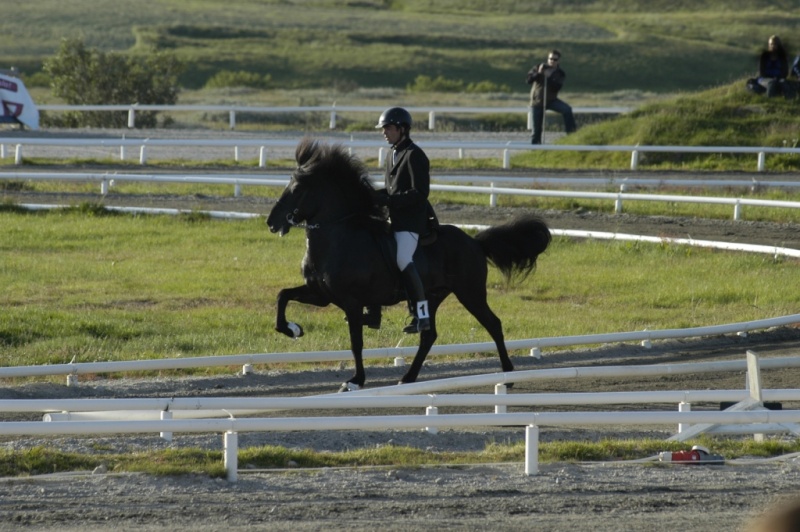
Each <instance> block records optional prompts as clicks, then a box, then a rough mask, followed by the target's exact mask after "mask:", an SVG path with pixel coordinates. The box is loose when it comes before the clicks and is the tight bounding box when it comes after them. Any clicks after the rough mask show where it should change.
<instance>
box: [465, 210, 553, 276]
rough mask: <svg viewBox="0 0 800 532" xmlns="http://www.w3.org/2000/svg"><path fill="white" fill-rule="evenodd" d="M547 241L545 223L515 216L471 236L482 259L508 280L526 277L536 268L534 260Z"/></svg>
mask: <svg viewBox="0 0 800 532" xmlns="http://www.w3.org/2000/svg"><path fill="white" fill-rule="evenodd" d="M551 239H552V235H551V234H550V229H548V227H547V224H546V223H545V222H544V221H543V220H542V219H540V218H538V217H536V216H533V215H523V216H519V217H517V218H515V219H513V220H511V221H510V222H507V223H504V224H502V225H496V226H492V227H489V228H488V229H484V230H483V231H481V232H480V233H478V234H477V235H475V240H477V241H478V243H479V244H480V245H481V248H482V249H483V252H484V253H485V254H486V258H487V259H488V260H489V262H490V263H492V264H494V265H495V266H496V267H497V269H499V270H500V271H501V272H502V273H503V275H504V276H505V278H506V280H509V281H510V280H511V279H512V278H514V277H515V276H517V275H519V276H520V279H524V278H525V277H526V276H528V275H529V274H530V273H531V272H532V271H533V270H534V269H535V268H536V259H537V258H538V257H539V255H540V254H542V253H544V251H545V250H546V249H547V246H548V245H549V244H550V240H551Z"/></svg>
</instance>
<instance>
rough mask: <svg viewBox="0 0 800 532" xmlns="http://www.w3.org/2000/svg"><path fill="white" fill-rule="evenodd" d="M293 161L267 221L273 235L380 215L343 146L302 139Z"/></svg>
mask: <svg viewBox="0 0 800 532" xmlns="http://www.w3.org/2000/svg"><path fill="white" fill-rule="evenodd" d="M295 159H296V161H297V169H296V170H295V171H294V172H293V173H292V177H291V179H290V180H289V184H288V185H287V186H286V188H285V189H284V191H283V194H281V197H280V199H278V202H277V203H276V204H275V207H273V208H272V211H271V212H270V214H269V218H267V225H268V226H269V229H270V231H272V232H273V233H279V234H280V235H281V236H283V235H284V234H286V233H288V232H289V229H291V227H292V226H296V225H301V224H305V225H306V226H307V227H320V226H322V225H324V224H330V223H335V222H338V221H341V220H343V219H345V218H349V217H351V216H352V215H357V214H366V215H370V216H376V215H377V216H379V215H380V211H379V210H378V207H376V205H375V203H374V198H373V193H374V188H373V186H372V183H371V181H370V179H369V173H368V172H367V170H366V167H365V166H364V165H363V163H362V162H361V161H359V160H358V159H356V158H355V157H353V156H351V155H350V154H348V153H347V151H346V150H345V148H344V147H343V146H341V145H333V146H332V145H329V144H323V143H320V142H318V141H314V140H311V139H303V140H302V141H301V142H300V144H298V146H297V150H296V152H295Z"/></svg>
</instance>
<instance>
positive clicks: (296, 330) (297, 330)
mask: <svg viewBox="0 0 800 532" xmlns="http://www.w3.org/2000/svg"><path fill="white" fill-rule="evenodd" d="M286 328H287V329H289V331H291V333H292V334H291V336H292V338H300V337H301V336H303V328H302V327H300V326H299V325H298V324H296V323H295V322H293V321H290V322H289V323H287V324H286Z"/></svg>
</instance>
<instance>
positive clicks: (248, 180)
mask: <svg viewBox="0 0 800 532" xmlns="http://www.w3.org/2000/svg"><path fill="white" fill-rule="evenodd" d="M471 179H475V180H480V179H481V178H479V177H474V178H471ZM484 179H485V178H484ZM0 180H52V181H89V182H93V181H94V182H98V183H99V184H100V193H101V194H103V195H105V194H107V193H108V192H109V189H110V187H112V186H113V185H115V184H116V183H117V182H120V183H122V182H125V181H129V182H151V183H156V182H160V183H195V184H223V185H233V186H234V195H235V196H236V197H239V196H241V194H242V186H279V187H283V186H285V185H286V183H287V182H288V180H289V176H273V177H257V176H244V177H231V176H228V175H225V176H220V175H217V176H212V175H202V176H199V175H175V174H162V175H154V174H123V173H91V174H90V173H60V172H6V173H1V172H0ZM554 181H555V182H557V180H554ZM783 184H784V185H785V186H800V182H796V183H790V182H783ZM623 185H624V184H623ZM695 185H698V184H697V182H695ZM746 185H750V183H749V182H744V181H740V182H739V186H746ZM725 186H730V185H725ZM430 188H431V190H433V191H441V192H462V193H469V194H485V195H488V196H489V205H490V206H492V207H495V206H497V199H498V197H499V196H502V195H508V196H530V197H549V198H576V199H590V200H608V201H613V202H614V212H615V213H617V214H620V213H622V212H623V205H624V203H625V202H626V201H650V202H653V201H660V202H670V203H697V204H706V205H728V206H730V207H732V208H733V219H734V220H740V219H741V217H742V212H743V208H744V207H746V206H751V207H767V208H783V209H798V208H800V202H797V201H781V200H762V199H755V198H721V197H709V196H687V195H674V194H673V195H667V194H639V193H629V192H624V191H623V190H624V189H625V187H624V186H621V187H620V188H621V190H620V192H590V191H573V190H541V189H539V190H537V189H524V188H516V187H514V188H511V187H495V186H494V184H493V183H490V186H488V187H485V186H468V185H443V184H435V183H434V184H432V185H431V187H430Z"/></svg>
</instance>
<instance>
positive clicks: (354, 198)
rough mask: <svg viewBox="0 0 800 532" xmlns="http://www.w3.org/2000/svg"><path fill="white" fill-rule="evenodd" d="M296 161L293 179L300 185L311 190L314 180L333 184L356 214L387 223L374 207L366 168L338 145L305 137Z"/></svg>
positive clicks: (296, 153) (373, 190) (384, 216)
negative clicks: (328, 181) (302, 184)
mask: <svg viewBox="0 0 800 532" xmlns="http://www.w3.org/2000/svg"><path fill="white" fill-rule="evenodd" d="M295 160H296V161H297V169H296V170H295V172H294V177H295V179H296V180H297V181H298V182H299V183H307V184H309V185H311V186H314V182H316V181H317V180H322V179H325V180H331V181H335V182H336V184H337V185H338V186H339V187H340V189H341V190H342V192H343V193H344V196H345V197H347V198H348V201H350V202H352V204H353V206H354V208H355V210H356V214H361V215H364V216H365V217H367V218H371V219H377V220H380V221H382V222H383V221H385V220H386V212H385V211H384V210H383V209H382V208H380V207H378V206H377V205H376V204H375V187H374V186H373V184H372V180H371V179H370V176H369V171H368V170H367V167H366V165H365V164H364V163H363V162H362V161H361V160H360V159H359V158H357V157H355V156H354V155H351V154H350V153H349V152H348V151H347V149H346V148H345V147H344V146H342V145H341V144H328V143H325V142H321V141H318V140H315V139H312V138H308V137H306V138H304V139H303V140H301V141H300V143H299V144H298V145H297V149H296V150H295Z"/></svg>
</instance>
